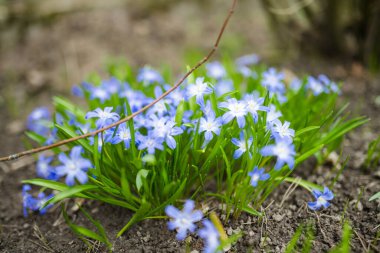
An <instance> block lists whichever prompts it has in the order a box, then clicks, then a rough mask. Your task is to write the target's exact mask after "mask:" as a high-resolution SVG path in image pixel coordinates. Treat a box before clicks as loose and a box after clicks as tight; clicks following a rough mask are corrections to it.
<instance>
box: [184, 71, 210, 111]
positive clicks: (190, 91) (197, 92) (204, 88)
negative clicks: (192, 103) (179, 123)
mask: <svg viewBox="0 0 380 253" xmlns="http://www.w3.org/2000/svg"><path fill="white" fill-rule="evenodd" d="M211 93H212V88H211V87H209V86H208V85H207V83H205V82H204V78H203V77H198V78H197V79H196V80H195V84H192V85H190V86H188V88H187V97H188V98H192V97H195V98H196V101H197V103H198V104H199V105H203V104H204V100H203V96H204V95H208V94H211Z"/></svg>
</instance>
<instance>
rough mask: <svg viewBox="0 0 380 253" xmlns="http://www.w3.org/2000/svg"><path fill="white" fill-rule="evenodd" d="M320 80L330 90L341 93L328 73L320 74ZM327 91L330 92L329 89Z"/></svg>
mask: <svg viewBox="0 0 380 253" xmlns="http://www.w3.org/2000/svg"><path fill="white" fill-rule="evenodd" d="M318 80H319V81H321V82H322V83H323V84H324V85H325V86H326V88H327V89H329V90H330V91H332V92H334V93H337V94H340V93H341V91H340V89H339V87H338V85H337V84H336V83H334V82H333V81H331V80H330V79H329V78H328V77H327V76H326V75H319V76H318ZM326 93H328V90H327V91H326Z"/></svg>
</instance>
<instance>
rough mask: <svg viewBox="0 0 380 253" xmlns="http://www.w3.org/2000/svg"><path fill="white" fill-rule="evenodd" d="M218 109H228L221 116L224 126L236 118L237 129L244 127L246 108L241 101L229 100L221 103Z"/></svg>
mask: <svg viewBox="0 0 380 253" xmlns="http://www.w3.org/2000/svg"><path fill="white" fill-rule="evenodd" d="M219 107H221V108H226V109H228V111H227V112H226V113H224V114H223V116H222V119H223V123H224V124H227V123H228V122H230V121H231V120H233V119H234V118H236V120H237V123H238V126H239V128H243V127H244V126H245V115H247V106H246V104H245V103H244V102H243V101H237V100H236V98H229V99H228V100H227V101H226V102H221V103H220V104H219Z"/></svg>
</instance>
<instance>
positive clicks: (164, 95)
mask: <svg viewBox="0 0 380 253" xmlns="http://www.w3.org/2000/svg"><path fill="white" fill-rule="evenodd" d="M236 4H237V0H233V1H232V6H231V8H230V11H229V12H228V15H227V17H226V19H225V20H224V22H223V25H222V28H221V29H220V31H219V34H218V37H217V38H216V41H215V44H214V46H213V48H212V49H211V50H210V52H209V53H208V54H207V55H206V56H205V57H204V58H203V59H201V60H200V61H199V62H198V63H197V64H196V65H195V66H194V67H193V68H191V69H190V70H189V71H188V72H187V73H186V74H185V75H184V76H183V77H182V78H181V79H180V80H179V81H178V82H177V83H176V84H175V85H174V86H172V87H171V88H170V89H168V90H167V91H165V92H164V93H163V94H162V95H161V96H159V97H158V98H157V99H155V100H154V101H153V102H151V103H150V104H148V105H146V106H145V107H143V108H141V109H140V110H138V111H137V112H134V113H132V114H131V115H129V116H127V117H125V118H123V119H121V120H119V121H117V122H115V123H113V124H111V125H109V126H106V127H103V128H101V129H98V130H96V131H93V132H90V133H87V134H83V135H80V136H76V137H72V138H69V139H65V140H62V141H59V142H56V143H53V144H51V145H47V146H42V147H38V148H34V149H30V150H26V151H23V152H20V153H16V154H12V155H9V156H5V157H1V158H0V162H5V161H11V160H15V159H18V158H20V157H23V156H26V155H32V154H35V153H39V152H42V151H45V150H49V149H53V148H56V147H59V146H62V145H65V144H67V143H70V142H73V141H77V140H80V139H85V138H88V137H91V136H94V135H96V134H98V133H101V132H104V131H106V130H108V129H110V128H112V127H115V126H117V125H120V124H122V123H124V122H127V121H129V120H131V119H133V118H134V117H136V116H137V115H139V114H140V113H143V112H144V111H146V110H147V109H149V108H150V107H152V106H153V105H155V104H156V103H157V102H159V101H160V100H161V99H163V98H164V97H166V96H167V95H169V94H170V93H171V92H173V91H174V90H175V89H177V88H178V87H179V86H180V85H181V84H182V83H183V82H184V81H185V80H186V78H187V77H188V76H189V75H190V74H191V73H193V72H194V71H195V70H196V69H198V68H199V67H200V66H202V65H203V64H204V63H205V62H207V61H208V60H209V59H210V58H211V56H212V55H213V54H214V53H215V51H216V50H217V48H218V46H219V42H220V39H221V38H222V35H223V33H224V30H225V29H226V27H227V24H228V22H229V20H230V18H231V16H232V15H233V13H234V11H235V7H236Z"/></svg>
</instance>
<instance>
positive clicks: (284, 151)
mask: <svg viewBox="0 0 380 253" xmlns="http://www.w3.org/2000/svg"><path fill="white" fill-rule="evenodd" d="M274 153H275V154H276V155H277V156H278V157H279V158H280V159H286V158H287V157H289V154H290V150H289V147H288V146H287V145H285V144H282V143H280V144H277V145H276V146H275V147H274Z"/></svg>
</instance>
